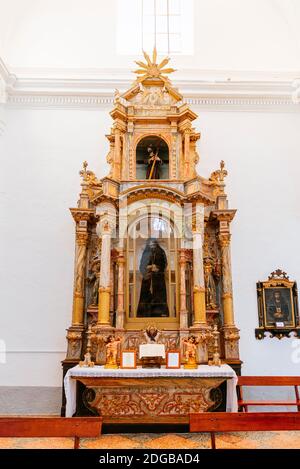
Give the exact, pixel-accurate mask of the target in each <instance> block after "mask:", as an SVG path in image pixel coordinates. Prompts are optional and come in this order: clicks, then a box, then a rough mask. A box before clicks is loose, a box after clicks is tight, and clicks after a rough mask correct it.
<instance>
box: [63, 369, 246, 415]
mask: <svg viewBox="0 0 300 469" xmlns="http://www.w3.org/2000/svg"><path fill="white" fill-rule="evenodd" d="M77 381H80V382H81V383H83V384H84V385H85V386H86V389H85V391H84V401H85V403H86V405H87V407H88V408H90V409H92V410H93V411H95V412H96V413H98V414H99V415H101V416H102V418H103V422H104V423H188V420H189V413H190V412H205V411H207V410H209V408H210V407H212V406H213V404H214V401H213V400H212V398H211V394H210V392H211V390H212V389H215V388H217V387H218V386H220V384H221V383H222V382H224V381H227V402H226V410H227V412H237V396H236V385H237V376H236V373H235V371H234V370H233V369H232V368H231V367H230V366H228V365H222V366H220V367H217V366H208V365H199V367H198V368H197V369H194V370H189V369H185V368H180V369H167V368H165V367H162V368H155V369H153V368H140V367H138V368H136V369H132V370H125V369H114V370H111V369H107V368H104V367H103V366H95V367H93V368H82V367H79V366H75V367H74V368H71V369H70V370H69V371H68V372H67V374H66V376H65V379H64V386H65V393H66V401H67V402H66V417H72V416H73V415H74V414H75V412H76V383H77Z"/></svg>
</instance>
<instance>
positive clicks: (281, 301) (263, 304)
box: [255, 269, 300, 339]
mask: <svg viewBox="0 0 300 469" xmlns="http://www.w3.org/2000/svg"><path fill="white" fill-rule="evenodd" d="M256 287H257V301H258V319H259V328H257V329H255V336H256V338H257V339H263V338H264V337H265V335H266V334H265V333H266V332H269V333H270V335H271V337H277V338H279V339H281V338H283V337H289V336H290V334H291V333H293V335H294V336H297V337H300V321H299V308H298V291H297V283H296V282H295V281H291V280H290V279H289V277H288V275H287V274H286V272H283V271H282V270H280V269H277V270H275V271H274V272H272V273H271V274H270V275H269V278H268V280H265V281H263V282H257V284H256Z"/></svg>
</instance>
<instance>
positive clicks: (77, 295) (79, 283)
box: [72, 233, 88, 326]
mask: <svg viewBox="0 0 300 469" xmlns="http://www.w3.org/2000/svg"><path fill="white" fill-rule="evenodd" d="M87 240H88V234H87V233H76V257H75V281H74V299H73V314H72V326H79V325H82V324H83V322H84V280H85V269H86V265H85V261H86V250H87Z"/></svg>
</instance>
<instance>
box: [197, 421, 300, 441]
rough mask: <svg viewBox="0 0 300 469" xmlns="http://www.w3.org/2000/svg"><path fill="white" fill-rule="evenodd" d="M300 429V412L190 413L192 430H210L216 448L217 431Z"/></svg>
mask: <svg viewBox="0 0 300 469" xmlns="http://www.w3.org/2000/svg"><path fill="white" fill-rule="evenodd" d="M289 430H290V431H291V430H300V414H299V413H298V412H249V413H244V412H203V413H199V414H190V432H208V433H210V436H211V448H212V449H216V437H215V433H216V432H220V433H227V432H255V431H289Z"/></svg>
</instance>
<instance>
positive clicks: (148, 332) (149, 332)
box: [143, 324, 161, 344]
mask: <svg viewBox="0 0 300 469" xmlns="http://www.w3.org/2000/svg"><path fill="white" fill-rule="evenodd" d="M143 332H144V337H145V339H146V341H147V343H148V344H157V343H158V340H159V337H160V335H161V332H160V331H159V330H158V329H157V327H156V326H155V324H149V326H147V327H146V329H145V330H144V331H143Z"/></svg>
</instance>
